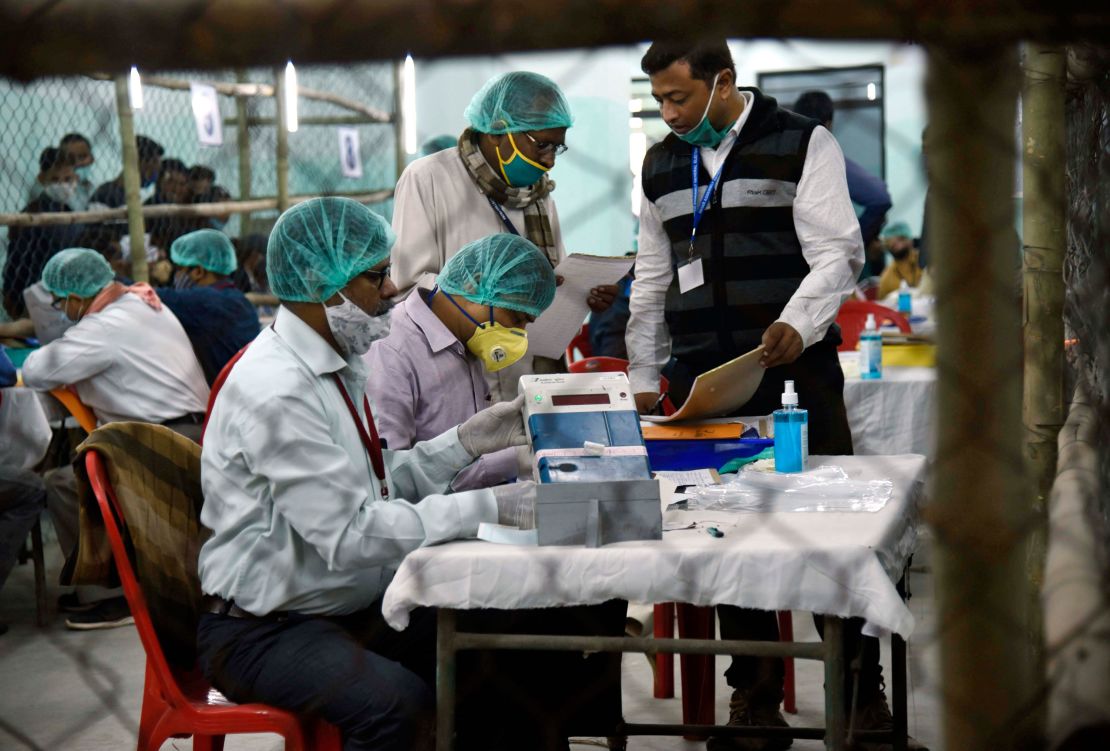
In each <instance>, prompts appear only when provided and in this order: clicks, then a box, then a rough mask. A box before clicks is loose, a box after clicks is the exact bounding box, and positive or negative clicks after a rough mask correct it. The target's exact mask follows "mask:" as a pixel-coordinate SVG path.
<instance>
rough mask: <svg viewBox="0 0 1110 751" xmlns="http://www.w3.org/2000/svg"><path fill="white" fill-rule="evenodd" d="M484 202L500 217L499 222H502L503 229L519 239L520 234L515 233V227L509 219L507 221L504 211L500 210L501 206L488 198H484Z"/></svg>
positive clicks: (507, 216) (507, 217)
mask: <svg viewBox="0 0 1110 751" xmlns="http://www.w3.org/2000/svg"><path fill="white" fill-rule="evenodd" d="M486 200H487V201H489V205H490V206H492V207H493V210H494V211H496V212H497V215H498V216H499V217H501V221H502V222H504V224H505V228H506V229H507V230H509V232H512V233H513V234H514V235H517V236H518V237H519V236H520V233H519V232H517V231H516V227H515V226H513V222H512V220H511V219H509V215H508V214H506V213H505V209H503V208H501V204H499V203H498V202H497V201H495V200H493V199H492V198H490V197H489V196H486Z"/></svg>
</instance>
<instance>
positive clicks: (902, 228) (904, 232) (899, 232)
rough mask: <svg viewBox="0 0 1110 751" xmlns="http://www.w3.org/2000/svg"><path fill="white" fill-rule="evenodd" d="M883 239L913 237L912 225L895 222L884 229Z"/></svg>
mask: <svg viewBox="0 0 1110 751" xmlns="http://www.w3.org/2000/svg"><path fill="white" fill-rule="evenodd" d="M882 234H883V237H913V232H912V231H911V230H910V225H908V224H906V223H905V222H895V223H894V224H888V225H887V226H885V227H883V233H882Z"/></svg>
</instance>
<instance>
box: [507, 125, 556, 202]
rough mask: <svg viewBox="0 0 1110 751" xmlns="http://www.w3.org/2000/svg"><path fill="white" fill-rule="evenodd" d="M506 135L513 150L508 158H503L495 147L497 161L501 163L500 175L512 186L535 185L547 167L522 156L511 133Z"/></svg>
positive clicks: (524, 186)
mask: <svg viewBox="0 0 1110 751" xmlns="http://www.w3.org/2000/svg"><path fill="white" fill-rule="evenodd" d="M507 135H508V136H509V143H510V144H511V145H512V147H513V151H512V153H511V154H509V158H508V159H503V158H502V157H501V148H500V147H498V148H497V161H498V162H499V163H500V165H501V176H502V177H504V178H505V182H506V183H508V184H509V185H510V186H511V187H513V188H526V187H528V186H529V185H535V184H536V182H537V181H538V180H539V179H540V178H541V177H543V176H544V173H545V172H547V170H548V168H547V167H545V166H543V165H542V164H540V163H539V162H534V161H532V160H531V159H529V158H528V157H526V156H524V154H523V153H521V151H520V149H519V148H517V145H516V141H515V140H513V134H512V133H508V134H507Z"/></svg>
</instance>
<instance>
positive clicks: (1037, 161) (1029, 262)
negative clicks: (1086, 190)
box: [1021, 43, 1066, 508]
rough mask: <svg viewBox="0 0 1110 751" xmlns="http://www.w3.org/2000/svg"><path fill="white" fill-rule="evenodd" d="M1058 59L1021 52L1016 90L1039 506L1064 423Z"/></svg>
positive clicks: (1028, 401)
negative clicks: (1019, 92) (1022, 58)
mask: <svg viewBox="0 0 1110 751" xmlns="http://www.w3.org/2000/svg"><path fill="white" fill-rule="evenodd" d="M1064 64H1065V56H1064V51H1063V49H1062V48H1060V47H1054V46H1046V45H1041V44H1036V43H1030V44H1027V45H1026V47H1025V77H1024V85H1023V88H1022V97H1021V102H1022V141H1023V143H1022V152H1023V156H1024V159H1023V164H1022V182H1023V185H1024V187H1023V193H1024V196H1023V202H1022V235H1023V237H1024V243H1025V245H1024V253H1023V254H1022V263H1023V268H1022V275H1023V282H1024V293H1025V294H1024V317H1023V322H1022V323H1023V331H1024V334H1025V391H1024V394H1023V402H1024V417H1025V433H1026V459H1027V461H1029V462H1030V464H1031V469H1032V471H1033V477H1034V479H1035V482H1036V487H1037V493H1038V495H1039V500H1040V502H1041V504H1042V508H1043V501H1044V498H1045V497H1046V496H1047V494H1048V491H1049V489H1050V488H1051V487H1052V480H1053V477H1054V475H1055V473H1056V436H1057V434H1058V433H1059V432H1060V428H1061V426H1062V425H1063V423H1064V385H1063V373H1064V275H1063V268H1064V247H1065V242H1066V214H1065V212H1066V201H1065V196H1064V164H1065V161H1066V160H1065V148H1064V141H1065V138H1064V123H1065V116H1064V79H1065V74H1064Z"/></svg>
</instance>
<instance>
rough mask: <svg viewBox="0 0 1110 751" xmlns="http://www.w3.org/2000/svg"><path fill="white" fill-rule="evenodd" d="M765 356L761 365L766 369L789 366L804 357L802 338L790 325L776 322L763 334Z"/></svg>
mask: <svg viewBox="0 0 1110 751" xmlns="http://www.w3.org/2000/svg"><path fill="white" fill-rule="evenodd" d="M762 348H763V356H762V357H760V359H759V364H760V365H762V366H763V367H765V368H773V367H775V366H776V365H789V364H790V363H792V362H794V361H795V360H797V359H798V358H799V357H801V355H802V350H804V349H805V345H804V344H803V343H802V336H801V334H799V333H798V332H797V331H795V330H794V327H793V326H791V325H790V324H789V323H783V322H782V321H775V322H774V323H772V324H771V325H770V326H768V327H767V330H766V331H764V332H763V345H762Z"/></svg>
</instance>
